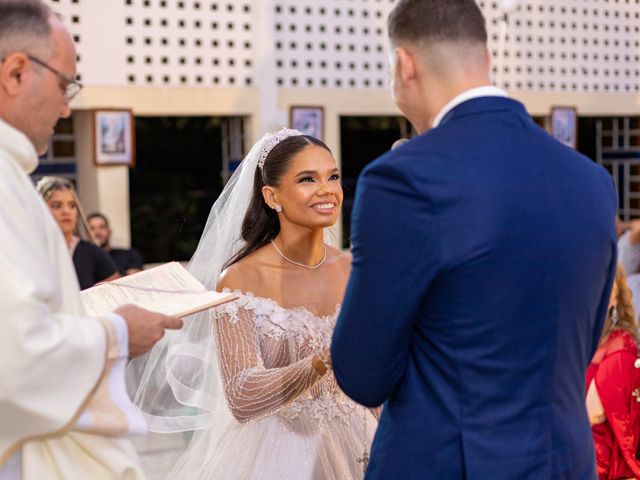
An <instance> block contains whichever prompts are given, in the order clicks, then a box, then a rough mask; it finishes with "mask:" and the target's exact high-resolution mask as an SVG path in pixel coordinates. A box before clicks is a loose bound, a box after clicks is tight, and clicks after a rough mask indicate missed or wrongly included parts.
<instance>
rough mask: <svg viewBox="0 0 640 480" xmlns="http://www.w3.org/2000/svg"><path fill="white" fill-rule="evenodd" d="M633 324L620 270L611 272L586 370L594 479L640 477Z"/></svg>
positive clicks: (639, 379) (638, 373)
mask: <svg viewBox="0 0 640 480" xmlns="http://www.w3.org/2000/svg"><path fill="white" fill-rule="evenodd" d="M637 328H638V322H637V319H636V315H635V313H634V310H633V306H632V304H631V292H630V290H629V288H628V287H627V283H626V278H625V274H624V270H623V269H622V267H621V266H618V269H617V271H616V277H615V282H614V285H613V290H612V291H611V300H610V303H609V312H608V315H607V318H606V320H605V324H604V329H603V332H602V337H601V339H600V344H599V346H598V349H597V350H596V353H595V355H594V356H593V359H592V360H591V363H590V364H589V368H588V369H587V379H586V388H587V397H586V403H587V411H588V413H589V421H590V422H591V430H592V432H593V440H594V444H595V450H596V462H597V469H598V477H599V478H600V480H603V479H621V478H640V462H639V461H638V459H637V458H636V452H637V451H638V438H639V437H640V368H639V367H640V362H639V361H638V346H637V341H638V334H637Z"/></svg>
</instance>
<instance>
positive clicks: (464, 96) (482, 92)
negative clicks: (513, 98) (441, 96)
mask: <svg viewBox="0 0 640 480" xmlns="http://www.w3.org/2000/svg"><path fill="white" fill-rule="evenodd" d="M506 96H508V95H507V93H506V92H505V91H504V90H502V89H500V88H498V87H494V86H492V85H487V86H485V87H476V88H472V89H471V90H467V91H466V92H462V93H461V94H460V95H457V96H455V97H453V99H451V100H450V101H449V103H447V104H446V105H445V106H444V107H442V110H440V112H439V113H438V115H436V118H435V119H434V120H433V125H432V126H431V128H436V127H437V126H438V125H440V122H442V119H443V118H444V116H445V115H446V114H447V113H449V112H450V111H451V110H453V109H454V108H455V107H457V106H458V105H460V104H461V103H463V102H466V101H467V100H471V99H472V98H479V97H506Z"/></svg>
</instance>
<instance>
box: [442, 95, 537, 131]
mask: <svg viewBox="0 0 640 480" xmlns="http://www.w3.org/2000/svg"><path fill="white" fill-rule="evenodd" d="M507 110H509V111H512V112H515V113H517V114H518V115H521V116H523V117H525V118H527V119H530V116H529V113H528V112H527V109H526V108H525V107H524V105H523V104H522V103H520V102H518V101H517V100H514V99H512V98H508V97H476V98H472V99H471V100H467V101H465V102H463V103H461V104H459V105H457V106H456V107H454V108H453V109H452V110H450V111H449V113H447V114H446V115H445V116H444V118H443V119H442V121H441V122H440V125H441V126H442V125H444V124H446V123H448V122H450V121H452V120H453V119H456V118H460V117H464V116H467V115H476V114H478V113H486V112H492V111H493V112H498V111H507Z"/></svg>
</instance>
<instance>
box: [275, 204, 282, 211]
mask: <svg viewBox="0 0 640 480" xmlns="http://www.w3.org/2000/svg"><path fill="white" fill-rule="evenodd" d="M273 209H274V210H275V211H276V212H278V213H281V212H282V207H281V206H280V205H276V206H275V207H273Z"/></svg>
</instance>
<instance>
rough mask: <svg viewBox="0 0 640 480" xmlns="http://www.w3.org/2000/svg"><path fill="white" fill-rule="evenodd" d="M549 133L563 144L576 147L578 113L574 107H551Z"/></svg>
mask: <svg viewBox="0 0 640 480" xmlns="http://www.w3.org/2000/svg"><path fill="white" fill-rule="evenodd" d="M551 135H553V137H554V138H555V139H556V140H559V141H560V142H562V143H564V144H565V145H567V146H569V147H571V148H576V145H577V138H578V113H577V111H576V109H575V107H553V108H552V109H551Z"/></svg>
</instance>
